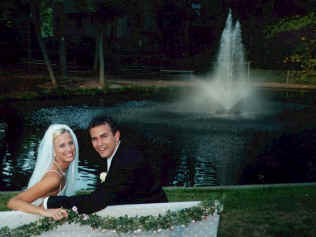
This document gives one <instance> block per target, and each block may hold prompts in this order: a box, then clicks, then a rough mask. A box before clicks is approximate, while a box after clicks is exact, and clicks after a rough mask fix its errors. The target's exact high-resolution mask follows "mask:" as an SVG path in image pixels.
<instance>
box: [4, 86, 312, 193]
mask: <svg viewBox="0 0 316 237" xmlns="http://www.w3.org/2000/svg"><path fill="white" fill-rule="evenodd" d="M256 95H257V96H258V95H260V97H261V98H263V99H261V102H260V103H256V104H255V105H253V106H252V108H251V110H246V111H243V112H242V113H241V112H238V113H217V112H210V111H208V110H207V109H206V110H205V109H204V108H203V110H197V109H196V108H195V106H194V105H192V104H188V103H187V102H186V100H185V99H184V97H180V98H181V99H179V98H177V99H174V97H173V98H172V99H161V100H157V99H148V98H147V99H141V100H140V99H139V98H138V99H132V100H130V101H126V100H122V101H121V102H117V103H115V104H112V105H109V102H108V101H107V99H106V98H105V97H80V98H79V97H78V98H72V99H65V100H41V101H29V102H26V101H24V102H11V103H10V104H8V105H7V106H10V107H11V108H14V109H15V110H17V111H18V113H19V114H22V117H23V122H22V124H20V126H17V125H19V124H18V123H17V124H16V125H14V129H13V130H10V132H8V125H7V123H8V121H11V122H12V123H13V122H14V121H12V120H10V119H7V122H5V121H3V122H1V121H0V140H1V145H0V155H1V157H2V160H1V163H0V169H1V181H0V182H1V190H20V189H22V188H24V187H25V186H26V185H27V181H28V179H29V177H30V175H31V173H32V170H33V168H34V165H35V158H36V152H37V146H38V144H39V142H40V139H41V137H42V136H43V134H44V132H45V130H46V129H47V127H48V126H49V124H51V123H65V124H68V125H69V126H71V127H72V128H73V130H74V132H75V133H76V135H77V136H78V140H79V147H80V148H79V149H80V163H79V166H80V167H79V168H80V170H79V177H78V187H79V188H81V189H92V188H94V186H95V183H96V181H97V179H98V174H99V169H100V167H101V162H100V161H101V159H100V158H99V157H98V156H97V154H96V153H95V152H94V151H93V149H92V146H91V144H90V139H89V136H88V132H87V130H86V129H87V126H88V123H89V121H90V120H91V119H92V118H93V117H94V116H96V115H98V114H101V113H107V114H111V115H112V117H113V118H114V119H115V120H117V121H118V122H119V124H120V126H121V127H120V128H121V138H122V141H123V142H129V143H133V144H135V145H138V146H139V147H140V149H143V150H144V151H145V153H146V155H147V157H148V158H149V159H151V160H152V164H153V166H154V167H155V168H157V169H156V170H158V171H160V174H161V176H160V178H161V180H162V183H163V185H164V186H215V185H239V184H259V183H260V184H261V183H296V182H315V181H316V151H315V150H316V149H315V145H316V135H315V134H316V133H315V131H316V126H315V125H316V119H315V118H316V110H315V109H314V104H315V98H316V97H315V95H316V94H315V93H312V92H305V93H301V92H297V91H271V90H257V91H256ZM112 99H113V98H112ZM9 127H10V126H9ZM12 127H13V126H11V128H12Z"/></svg>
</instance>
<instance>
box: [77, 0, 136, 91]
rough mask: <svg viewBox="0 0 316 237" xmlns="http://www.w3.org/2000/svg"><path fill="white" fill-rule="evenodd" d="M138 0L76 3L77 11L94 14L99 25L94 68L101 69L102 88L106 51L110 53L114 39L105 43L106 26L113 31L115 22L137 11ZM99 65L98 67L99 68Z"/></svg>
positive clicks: (102, 0)
mask: <svg viewBox="0 0 316 237" xmlns="http://www.w3.org/2000/svg"><path fill="white" fill-rule="evenodd" d="M136 2H137V0H91V1H89V0H78V1H76V7H77V9H78V10H79V11H80V12H82V13H83V14H84V13H89V14H93V15H94V18H95V20H96V25H97V35H96V55H97V56H96V57H95V63H94V68H95V69H96V68H99V83H100V85H101V86H102V87H104V85H105V75H104V72H105V65H104V49H105V48H106V49H108V51H107V52H108V53H109V51H110V48H111V43H112V40H113V38H112V37H109V38H108V40H107V41H106V42H107V44H105V43H104V38H105V36H106V34H105V30H106V26H107V25H109V26H110V28H111V31H112V32H113V29H114V27H115V24H114V22H115V20H116V19H117V18H118V17H120V16H123V15H124V14H127V12H131V11H132V10H133V9H135V6H136ZM97 65H98V67H97Z"/></svg>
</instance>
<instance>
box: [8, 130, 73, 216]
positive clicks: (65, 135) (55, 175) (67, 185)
mask: <svg viewBox="0 0 316 237" xmlns="http://www.w3.org/2000/svg"><path fill="white" fill-rule="evenodd" d="M78 157H79V149H78V141H77V138H76V135H75V134H74V132H73V131H72V130H71V129H70V128H69V127H68V126H66V125H63V124H52V125H50V126H49V128H48V129H47V131H46V132H45V135H44V137H43V139H42V141H41V143H40V145H39V148H38V155H37V160H36V165H35V169H34V171H33V174H32V176H31V179H30V180H29V183H28V186H27V189H26V190H25V191H23V192H21V193H19V194H18V195H16V196H14V197H12V198H11V199H10V200H9V201H8V203H7V206H8V208H10V209H14V210H18V211H22V212H25V213H30V214H37V215H41V216H45V217H51V218H53V219H54V220H61V219H63V218H67V217H68V213H67V211H66V210H64V209H62V208H56V209H47V210H45V209H44V207H43V199H44V198H45V197H47V196H53V195H66V196H70V195H73V194H74V192H75V190H74V187H75V179H76V176H77V167H78Z"/></svg>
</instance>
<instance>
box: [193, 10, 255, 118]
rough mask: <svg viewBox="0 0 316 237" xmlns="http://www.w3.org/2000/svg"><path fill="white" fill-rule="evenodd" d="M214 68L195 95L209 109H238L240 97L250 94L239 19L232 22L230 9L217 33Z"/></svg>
mask: <svg viewBox="0 0 316 237" xmlns="http://www.w3.org/2000/svg"><path fill="white" fill-rule="evenodd" d="M214 68H215V70H214V72H213V73H210V74H209V75H208V80H207V82H202V83H201V87H200V88H199V90H200V95H199V96H200V98H201V99H202V100H204V102H203V103H205V100H206V101H207V103H209V107H211V112H214V111H215V112H216V113H219V114H232V113H242V112H243V111H242V108H243V107H244V105H243V104H244V99H245V97H248V96H249V95H250V94H251V87H250V86H249V74H248V73H247V63H246V61H245V56H244V48H243V45H242V38H241V28H240V23H239V21H237V22H235V23H233V20H232V14H231V11H229V14H228V17H227V20H226V24H225V28H224V30H223V33H222V36H221V41H220V48H219V52H218V56H217V61H216V63H215V67H214ZM209 79H211V82H210V80H209ZM201 92H202V93H201ZM202 100H200V102H201V101H202Z"/></svg>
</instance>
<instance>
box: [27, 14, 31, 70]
mask: <svg viewBox="0 0 316 237" xmlns="http://www.w3.org/2000/svg"><path fill="white" fill-rule="evenodd" d="M31 28H32V20H31V19H30V18H28V21H27V72H28V73H30V72H31V61H32V38H31V37H32V32H31Z"/></svg>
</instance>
